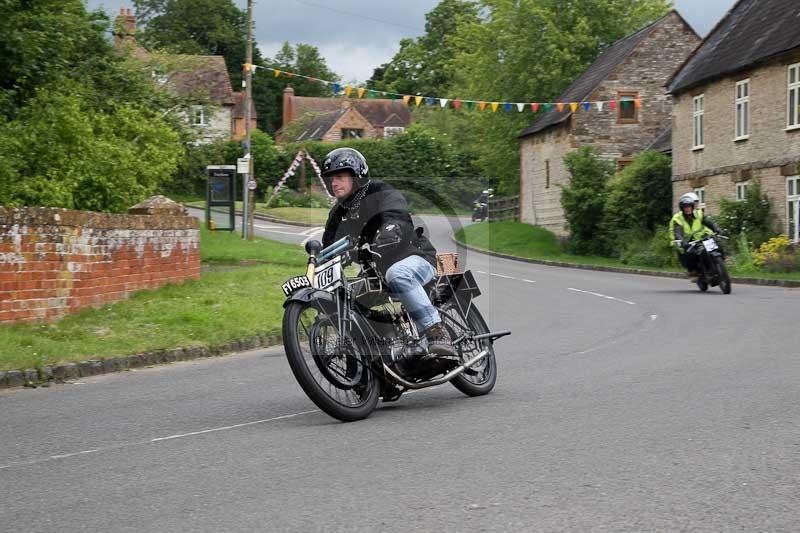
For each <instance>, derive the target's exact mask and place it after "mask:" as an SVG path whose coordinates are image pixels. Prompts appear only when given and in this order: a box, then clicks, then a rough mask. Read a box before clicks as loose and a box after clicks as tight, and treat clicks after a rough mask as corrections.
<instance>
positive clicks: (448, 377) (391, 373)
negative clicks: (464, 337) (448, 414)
mask: <svg viewBox="0 0 800 533" xmlns="http://www.w3.org/2000/svg"><path fill="white" fill-rule="evenodd" d="M487 355H489V350H488V349H485V350H483V351H482V352H480V353H479V354H478V355H476V356H475V357H473V358H472V359H470V360H469V361H467V362H466V363H464V364H463V365H461V366H459V367H457V368H454V369H453V370H451V371H450V372H448V373H447V374H445V375H444V376H442V377H440V378H437V379H434V380H431V381H423V382H422V383H412V382H410V381H407V380H405V379H403V378H401V377H400V376H398V375H397V374H396V373H395V372H394V371H393V370H392V369H391V368H389V367H388V366H386V363H384V364H383V371H384V372H386V375H388V376H389V377H390V378H391V379H392V381H394V382H395V383H397V384H398V385H401V386H403V387H405V388H407V389H412V390H417V389H426V388H428V387H434V386H436V385H441V384H442V383H447V382H448V381H450V380H452V379H453V378H454V377H456V376H459V375H461V374H462V373H463V372H464V371H465V370H466V369H468V368H469V367H471V366H472V365H474V364H475V363H477V362H479V361H480V360H481V359H483V358H484V357H486V356H487Z"/></svg>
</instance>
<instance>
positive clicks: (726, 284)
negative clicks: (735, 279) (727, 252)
mask: <svg viewBox="0 0 800 533" xmlns="http://www.w3.org/2000/svg"><path fill="white" fill-rule="evenodd" d="M714 263H715V264H716V266H717V274H718V275H719V288H720V290H722V294H730V293H731V290H732V287H731V277H730V276H729V275H728V269H727V268H726V267H725V260H724V259H723V258H722V257H719V256H717V257H715V258H714Z"/></svg>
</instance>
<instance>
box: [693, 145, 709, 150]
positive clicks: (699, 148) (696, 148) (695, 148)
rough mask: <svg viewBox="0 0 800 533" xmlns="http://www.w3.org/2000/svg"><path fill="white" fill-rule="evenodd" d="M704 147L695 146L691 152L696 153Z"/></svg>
mask: <svg viewBox="0 0 800 533" xmlns="http://www.w3.org/2000/svg"><path fill="white" fill-rule="evenodd" d="M705 147H706V145H705V144H701V145H700V146H695V147H693V148H692V152H697V151H698V150H702V149H703V148H705Z"/></svg>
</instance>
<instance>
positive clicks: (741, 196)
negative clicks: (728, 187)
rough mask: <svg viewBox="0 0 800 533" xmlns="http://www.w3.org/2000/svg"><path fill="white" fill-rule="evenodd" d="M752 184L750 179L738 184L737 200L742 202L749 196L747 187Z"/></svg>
mask: <svg viewBox="0 0 800 533" xmlns="http://www.w3.org/2000/svg"><path fill="white" fill-rule="evenodd" d="M749 186H750V182H749V181H742V182H739V183H737V184H736V201H737V202H741V201H743V200H745V199H746V198H747V188H748V187H749Z"/></svg>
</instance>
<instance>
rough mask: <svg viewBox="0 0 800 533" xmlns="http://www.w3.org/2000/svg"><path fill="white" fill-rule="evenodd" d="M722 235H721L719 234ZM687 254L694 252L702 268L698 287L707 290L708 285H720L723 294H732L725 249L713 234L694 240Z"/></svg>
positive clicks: (700, 268) (698, 264)
mask: <svg viewBox="0 0 800 533" xmlns="http://www.w3.org/2000/svg"><path fill="white" fill-rule="evenodd" d="M719 237H720V238H725V237H722V236H721V235H720V236H719ZM686 253H687V254H694V255H695V257H696V263H697V266H698V268H699V270H700V277H699V278H698V279H697V287H698V288H699V289H700V290H701V291H703V292H706V291H707V290H708V287H709V286H711V287H717V286H718V287H719V288H720V290H721V291H722V293H723V294H730V293H731V290H732V287H731V278H730V276H729V275H728V269H727V268H726V267H725V251H724V250H723V249H722V247H720V245H719V242H718V241H717V239H716V238H715V237H714V236H713V235H709V236H708V237H704V238H702V239H698V240H696V241H692V242H690V243H689V247H688V248H687V249H686Z"/></svg>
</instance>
